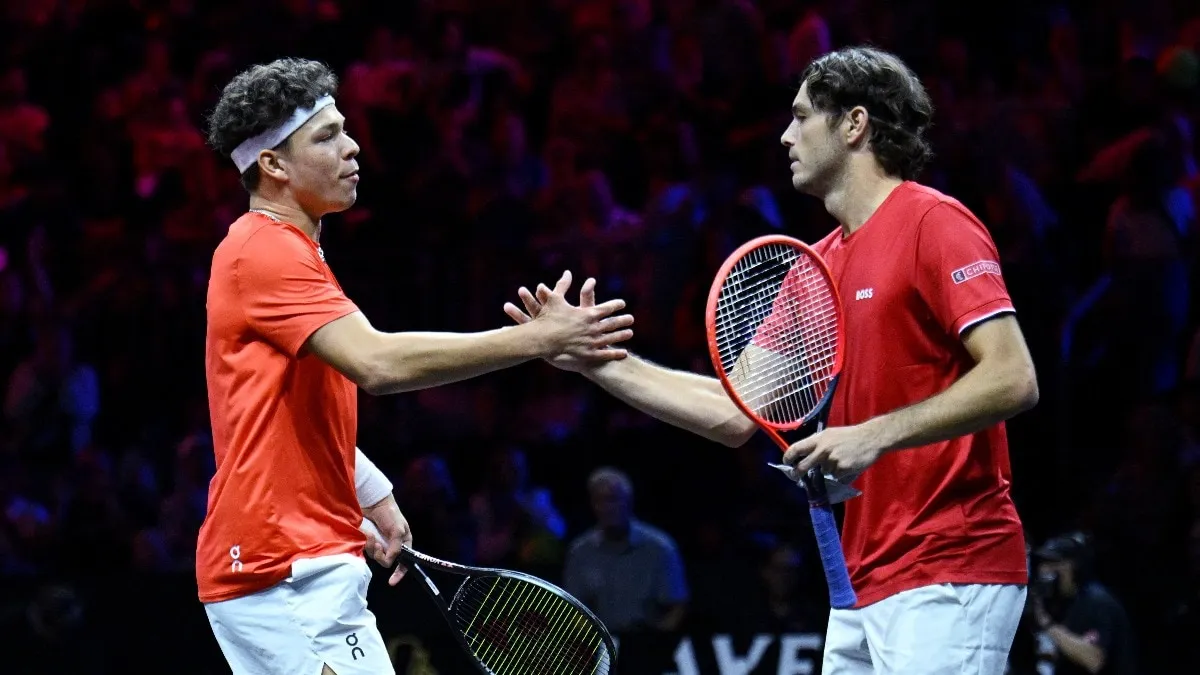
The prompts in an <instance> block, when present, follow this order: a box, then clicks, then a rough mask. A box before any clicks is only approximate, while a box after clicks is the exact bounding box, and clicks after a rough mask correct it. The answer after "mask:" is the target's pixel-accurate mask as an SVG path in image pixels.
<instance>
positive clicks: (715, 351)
mask: <svg viewBox="0 0 1200 675" xmlns="http://www.w3.org/2000/svg"><path fill="white" fill-rule="evenodd" d="M772 244H777V245H781V246H787V247H790V248H794V249H798V250H800V251H801V252H802V253H803V254H804V255H807V256H808V257H809V258H810V259H811V260H812V262H813V263H814V264H815V265H816V267H817V269H818V270H819V271H820V273H821V274H822V275H823V276H824V277H825V280H826V281H827V282H828V283H829V288H830V290H831V291H832V292H831V295H832V296H833V303H834V308H835V312H836V314H837V317H838V321H837V326H836V329H835V330H836V336H837V337H836V339H837V346H838V348H837V351H836V353H835V355H834V363H833V366H832V368H831V369H830V370H831V372H832V376H831V377H830V380H829V386H828V388H827V389H826V390H825V392H824V393H823V394H822V395H821V399H820V400H819V401H818V402H817V404H816V405H815V406H814V407H813V409H812V410H811V411H809V413H808V415H806V416H804V417H803V418H801V419H799V420H796V421H793V422H786V423H775V422H769V421H767V420H765V419H763V418H762V417H761V416H759V415H758V414H757V413H755V412H754V411H753V410H751V409H750V407H749V406H748V405H746V403H745V402H744V401H743V400H742V397H741V396H740V395H739V394H738V393H737V388H736V387H734V386H733V383H732V382H730V381H729V375H728V374H727V373H726V372H725V366H724V364H723V363H722V361H721V350H720V347H719V346H718V344H717V331H716V316H717V309H718V304H719V302H720V299H721V289H722V288H724V286H725V281H726V280H727V279H728V278H729V274H730V272H732V271H733V268H734V267H735V266H737V264H738V263H740V262H741V261H742V260H743V259H744V258H745V257H746V256H747V255H748V254H749V253H750V252H752V251H754V250H756V249H759V248H762V247H764V246H769V245H772ZM786 278H787V277H786V276H785V277H784V279H785V280H786ZM845 316H846V314H845V312H844V311H843V306H842V296H841V292H840V291H839V289H838V285H837V282H836V281H835V280H834V278H833V274H832V273H831V272H830V271H829V265H827V264H826V263H825V260H824V259H823V258H822V257H821V256H820V255H819V254H817V252H816V251H815V250H813V248H812V247H811V246H809V245H808V244H805V243H804V242H802V241H800V240H799V239H796V238H794V237H789V236H787V235H782V234H770V235H765V236H762V237H756V238H754V239H751V240H750V241H747V242H746V243H744V244H742V245H741V246H739V247H738V248H737V249H735V250H734V251H733V253H730V254H729V256H728V257H727V258H726V259H725V262H724V263H722V264H721V268H720V269H719V270H718V271H717V274H716V276H715V277H714V278H713V283H712V287H711V288H710V289H709V292H708V305H707V307H706V309H705V329H706V330H705V333H706V334H707V338H708V353H709V357H710V358H711V359H712V364H713V369H714V370H716V372H717V378H718V379H719V380H720V382H721V386H722V387H724V388H725V392H726V393H727V394H728V395H729V398H730V399H732V400H733V403H734V405H736V406H737V407H738V409H739V410H741V411H742V413H743V414H744V415H746V417H749V418H750V419H751V420H753V421H754V423H755V424H757V425H758V427H759V428H760V429H762V430H763V431H764V432H765V433H766V434H767V436H768V437H770V439H771V440H772V441H774V442H775V444H776V445H778V446H779V447H780V449H781V450H783V451H784V452H786V451H787V449H788V448H789V447H791V443H788V442H787V440H785V439H784V438H783V435H782V434H781V433H780V432H784V431H795V430H797V429H800V428H802V427H805V426H812V425H813V424H814V423H815V429H813V432H814V433H815V432H817V431H820V430H821V429H822V428H824V426H825V421H826V420H827V419H828V418H829V408H830V405H831V404H832V401H833V393H834V391H836V390H837V385H838V381H839V380H840V379H841V376H842V359H843V355H844V350H845V344H846V332H845V331H846V328H845ZM803 480H804V488H805V492H806V493H807V495H808V503H809V512H810V515H811V516H812V517H813V527H814V534H815V535H816V536H817V539H818V544H819V545H820V548H821V557H822V563H823V565H824V566H825V573H826V577H827V581H829V586H830V588H829V591H830V602H831V604H832V605H833V606H834V607H835V608H837V609H845V608H848V607H852V606H854V604H856V603H857V598H856V597H855V594H854V589H853V586H852V585H850V583H849V581H848V579H849V577H848V576H846V575H847V572H846V561H845V556H844V554H843V553H842V550H841V542H840V537H839V540H838V541H837V542H836V546H837V550H836V551H833V550H829V549H830V546H831V543H830V542H829V541H828V537H827V536H826V537H823V536H822V534H823V533H822V532H821V531H820V530H822V529H827V528H828V526H829V525H828V524H829V522H830V521H831V520H832V513H833V512H832V507H831V506H830V505H829V496H828V494H827V492H826V489H825V476H824V475H823V474H822V473H821V469H820V467H819V466H818V467H813V468H812V469H810V470H809V471H808V473H807V474H806V475H805V476H804V477H803ZM833 532H834V533H836V532H837V526H836V522H835V524H834V525H833ZM824 534H826V535H827V534H828V533H824ZM823 539H824V540H823ZM831 558H832V559H834V560H836V561H837V562H833V563H829V562H828V559H831ZM830 564H833V565H835V566H836V565H838V564H840V569H831V568H830V566H829V565H830ZM833 575H837V576H839V577H843V578H844V580H843V584H844V587H845V589H846V590H847V591H848V595H842V597H840V599H839V598H835V597H834V596H835V595H839V594H838V593H835V590H834V589H835V582H834V580H833V578H832V576H833Z"/></svg>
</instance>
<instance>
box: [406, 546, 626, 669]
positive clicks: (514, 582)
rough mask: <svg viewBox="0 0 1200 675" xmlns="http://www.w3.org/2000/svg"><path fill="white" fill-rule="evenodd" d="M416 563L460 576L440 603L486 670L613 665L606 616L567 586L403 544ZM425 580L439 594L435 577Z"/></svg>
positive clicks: (613, 651) (613, 644)
mask: <svg viewBox="0 0 1200 675" xmlns="http://www.w3.org/2000/svg"><path fill="white" fill-rule="evenodd" d="M401 555H402V557H404V558H405V559H406V560H407V561H409V562H411V563H413V564H414V567H415V568H416V569H418V570H419V569H420V568H419V567H418V566H416V563H417V562H418V561H419V562H420V563H421V564H423V565H424V566H425V567H427V568H430V569H436V570H438V571H441V572H445V573H450V574H455V575H458V576H462V577H465V579H464V581H463V582H462V584H461V585H460V586H459V587H458V590H457V591H455V593H454V596H453V598H451V599H450V601H449V602H446V601H445V599H444V597H438V598H437V599H438V601H439V602H438V605H439V608H440V609H441V610H442V612H443V614H444V615H445V617H446V620H447V621H448V622H449V623H450V624H451V626H453V627H454V628H455V631H456V634H457V637H458V641H459V643H460V644H461V645H462V647H463V649H465V650H466V651H467V653H468V654H470V655H471V656H472V657H473V658H474V659H475V661H476V662H477V663H478V665H479V666H480V669H481V671H482V672H484V673H489V674H490V675H526V674H529V675H533V674H534V673H538V674H545V675H607V674H609V673H614V672H616V660H617V648H616V642H615V641H614V640H613V638H612V635H611V634H610V633H609V632H608V629H607V628H606V627H605V626H604V623H603V622H601V621H600V619H599V618H598V617H597V616H596V615H595V614H594V613H593V612H592V611H591V610H589V609H588V608H587V606H585V605H584V604H583V603H582V602H580V601H579V600H578V599H576V598H575V597H574V596H572V595H571V594H570V593H567V592H566V591H565V590H563V589H561V588H559V587H557V586H555V585H553V584H551V583H549V582H547V581H544V580H542V579H539V578H537V577H535V576H532V575H529V574H525V573H522V572H515V571H511V570H501V569H492V568H479V567H470V566H467V565H459V564H457V563H451V562H447V561H445V560H440V559H438V558H434V557H432V556H428V555H425V554H423V553H420V552H418V551H414V550H412V549H410V548H407V547H405V548H404V549H403V550H402V552H401ZM420 573H421V576H422V577H424V579H425V582H426V583H427V584H428V585H429V586H431V587H432V592H433V594H434V595H435V596H440V593H439V592H438V590H437V588H436V587H435V586H434V585H433V582H432V581H431V580H429V578H428V576H427V575H426V574H425V573H424V571H421V572H420Z"/></svg>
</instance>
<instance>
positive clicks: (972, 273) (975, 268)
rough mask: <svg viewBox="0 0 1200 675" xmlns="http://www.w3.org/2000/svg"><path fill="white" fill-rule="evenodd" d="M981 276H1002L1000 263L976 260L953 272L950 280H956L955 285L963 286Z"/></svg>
mask: <svg viewBox="0 0 1200 675" xmlns="http://www.w3.org/2000/svg"><path fill="white" fill-rule="evenodd" d="M981 274H995V275H996V276H1000V263H998V262H996V261H995V260H976V261H975V262H973V263H971V264H970V265H967V266H966V267H960V268H958V269H956V270H954V271H953V272H951V273H950V278H951V279H953V280H954V283H956V284H961V283H963V282H964V281H967V280H969V279H974V278H975V277H977V276H979V275H981Z"/></svg>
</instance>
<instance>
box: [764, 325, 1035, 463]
mask: <svg viewBox="0 0 1200 675" xmlns="http://www.w3.org/2000/svg"><path fill="white" fill-rule="evenodd" d="M963 344H964V345H965V346H966V348H967V351H968V352H969V353H970V355H971V358H972V359H973V360H974V361H975V366H974V367H972V368H971V370H970V371H968V372H967V374H966V375H963V376H962V377H961V378H959V380H958V381H957V382H955V383H954V384H952V385H951V386H950V387H949V388H947V389H946V390H945V391H943V392H942V393H940V394H937V395H936V396H932V397H930V398H927V399H925V400H924V401H921V402H919V403H915V404H913V405H910V406H907V407H904V408H900V409H898V410H895V411H893V412H890V413H887V414H886V415H880V416H879V417H876V418H874V419H871V420H868V421H866V422H863V423H862V424H858V425H854V426H849V427H831V428H829V429H825V430H824V431H822V432H820V433H818V434H814V435H812V436H809V437H808V438H806V439H804V440H802V441H799V442H798V443H796V444H794V445H792V447H791V448H790V449H789V450H788V451H787V453H785V454H784V460H783V461H784V462H786V463H788V464H796V463H797V462H798V463H799V464H798V465H797V468H798V469H799V470H801V471H807V470H808V469H809V468H811V467H812V466H815V465H816V464H821V465H822V467H823V468H824V469H825V470H826V471H828V472H831V473H833V474H834V475H835V476H837V477H845V476H850V475H854V474H857V473H858V472H860V471H862V470H863V469H865V468H867V467H868V466H870V465H871V464H872V463H873V462H874V461H875V460H876V459H878V458H879V457H880V456H881V455H882V454H884V453H886V452H891V451H894V450H902V449H905V448H912V447H916V446H921V445H927V444H930V443H937V442H939V441H945V440H949V439H951V438H957V437H959V436H962V435H965V434H969V433H973V432H976V431H979V430H982V429H986V428H987V427H990V426H992V425H994V424H996V423H998V422H1002V421H1004V420H1006V419H1009V418H1011V417H1013V416H1014V415H1017V414H1018V413H1021V412H1024V411H1025V410H1028V409H1030V408H1032V407H1033V406H1034V405H1037V401H1038V385H1037V375H1036V372H1035V370H1034V366H1033V359H1032V358H1031V357H1030V355H1029V348H1028V347H1027V346H1026V344H1025V338H1024V336H1023V335H1022V333H1021V328H1020V326H1019V325H1018V323H1017V319H1016V317H1015V316H1014V315H1011V314H1007V315H1003V316H999V317H996V318H994V319H990V320H988V321H985V322H983V323H981V324H979V325H977V326H975V327H973V328H971V329H970V330H969V331H968V332H967V333H965V334H964V335H963Z"/></svg>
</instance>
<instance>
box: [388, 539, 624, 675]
mask: <svg viewBox="0 0 1200 675" xmlns="http://www.w3.org/2000/svg"><path fill="white" fill-rule="evenodd" d="M400 562H401V563H403V564H404V566H405V567H407V568H408V569H409V570H411V571H414V572H416V573H417V576H419V577H420V578H421V581H422V582H423V583H422V586H424V587H425V592H426V593H428V594H429V597H430V598H432V599H433V601H434V604H435V605H437V608H438V610H439V611H441V613H442V618H444V619H445V620H446V623H447V625H449V626H450V629H451V632H453V633H454V638H455V640H457V641H458V644H459V646H461V647H462V649H463V651H464V652H466V654H467V655H468V656H469V657H470V658H471V660H472V661H474V662H475V665H476V666H477V667H478V668H479V672H480V673H482V674H483V675H495V674H494V673H493V672H492V670H491V669H490V668H488V667H487V666H486V665H484V663H483V662H482V661H481V660H480V659H479V657H477V656H475V652H474V651H473V650H472V649H471V645H470V644H468V643H467V640H466V636H464V635H463V632H462V631H461V630H459V628H458V626H457V625H456V624H455V622H454V617H453V616H452V615H451V613H450V610H451V608H452V607H453V606H454V603H455V602H456V601H457V600H458V596H459V594H460V593H462V591H463V589H465V588H466V587H467V581H469V580H470V579H471V578H475V577H501V578H506V579H516V580H519V581H524V582H527V583H531V584H533V585H535V586H537V587H539V588H541V589H542V590H545V591H548V592H550V593H553V594H554V595H557V596H558V597H560V598H562V599H563V600H566V601H567V602H568V603H569V604H570V605H572V606H573V607H575V608H576V609H578V610H580V611H581V612H582V613H583V615H584V617H585V618H586V619H587V620H588V622H589V623H591V624H592V625H593V626H594V627H595V628H596V629H597V630H599V631H600V637H601V639H602V640H603V641H604V646H605V648H606V649H608V653H609V654H611V659H610V661H611V663H610V667H609V671H608V672H609V673H616V672H617V645H616V641H615V640H613V637H612V634H611V633H609V632H608V628H607V627H606V626H605V625H604V622H603V621H601V620H600V618H599V617H597V616H596V614H595V613H594V612H592V610H590V609H588V607H587V605H584V604H583V603H582V602H580V601H579V600H578V599H577V598H575V596H573V595H571V594H570V593H568V592H566V591H565V590H563V589H561V588H559V587H558V586H555V585H554V584H552V583H550V582H548V581H546V580H544V579H539V578H538V577H535V576H533V575H532V574H525V573H524V572H516V571H514V570H505V569H498V568H494V567H472V566H470V565H461V564H459V563H453V562H450V561H448V560H442V559H440V558H435V557H433V556H431V555H427V554H425V553H421V552H420V551H417V550H415V549H412V548H410V547H408V546H402V547H401V548H400ZM421 565H428V566H429V567H431V568H433V569H436V570H438V571H439V572H444V573H446V574H454V575H457V576H461V577H465V579H464V580H463V583H461V584H459V586H458V589H457V590H455V592H454V596H453V597H452V598H451V599H450V601H449V602H447V601H446V596H445V594H443V593H442V591H441V589H440V588H438V585H437V584H436V583H434V581H433V579H431V578H430V577H429V575H428V574H427V573H426V572H425V570H424V569H422V567H421Z"/></svg>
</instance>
